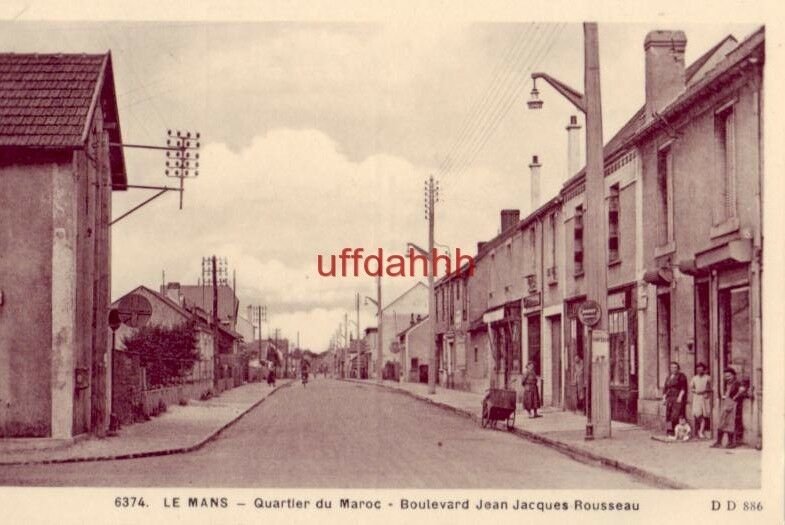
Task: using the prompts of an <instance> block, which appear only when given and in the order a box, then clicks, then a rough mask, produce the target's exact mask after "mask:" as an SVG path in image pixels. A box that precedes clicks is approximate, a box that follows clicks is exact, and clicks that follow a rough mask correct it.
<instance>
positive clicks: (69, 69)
mask: <svg viewBox="0 0 785 525" xmlns="http://www.w3.org/2000/svg"><path fill="white" fill-rule="evenodd" d="M104 60H105V55H67V54H50V55H35V54H15V53H0V146H53V145H58V146H77V145H79V144H80V143H81V140H82V137H81V133H82V129H83V128H84V124H85V122H84V119H85V118H86V116H87V114H88V112H89V109H90V105H91V103H92V99H93V93H94V91H95V89H96V88H97V82H98V79H99V76H100V74H101V68H102V67H103V63H104Z"/></svg>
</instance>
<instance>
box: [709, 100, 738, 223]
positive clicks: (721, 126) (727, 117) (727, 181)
mask: <svg viewBox="0 0 785 525" xmlns="http://www.w3.org/2000/svg"><path fill="white" fill-rule="evenodd" d="M714 129H715V136H716V142H717V154H716V155H715V159H716V162H717V171H718V178H719V184H718V185H717V188H718V190H719V194H718V196H717V198H716V201H715V202H716V204H715V214H714V224H715V225H717V224H721V223H724V222H725V221H728V220H730V219H733V218H734V217H736V118H735V115H734V112H733V106H732V105H731V106H730V107H728V108H725V109H723V110H721V111H719V112H718V113H716V114H715V117H714Z"/></svg>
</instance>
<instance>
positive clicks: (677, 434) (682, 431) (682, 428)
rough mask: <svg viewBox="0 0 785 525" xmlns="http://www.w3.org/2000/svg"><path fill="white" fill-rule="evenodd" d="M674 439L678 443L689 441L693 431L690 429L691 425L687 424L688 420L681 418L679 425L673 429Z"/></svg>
mask: <svg viewBox="0 0 785 525" xmlns="http://www.w3.org/2000/svg"><path fill="white" fill-rule="evenodd" d="M673 434H674V436H673V439H675V440H676V441H689V440H690V434H692V429H691V428H690V424H689V423H687V418H685V417H684V416H681V417H680V418H679V424H678V425H676V428H674V429H673Z"/></svg>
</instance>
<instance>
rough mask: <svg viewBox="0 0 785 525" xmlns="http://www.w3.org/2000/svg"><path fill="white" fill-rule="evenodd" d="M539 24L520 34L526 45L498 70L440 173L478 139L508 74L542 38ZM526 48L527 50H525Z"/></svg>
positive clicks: (509, 77) (507, 81)
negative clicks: (466, 129) (454, 150)
mask: <svg viewBox="0 0 785 525" xmlns="http://www.w3.org/2000/svg"><path fill="white" fill-rule="evenodd" d="M539 29H540V26H535V27H534V31H533V33H534V34H533V35H532V36H531V38H523V36H528V35H526V34H525V33H523V34H522V41H525V42H526V46H524V47H518V48H517V49H516V50H515V53H514V54H515V56H514V59H513V61H512V63H511V64H509V66H508V67H507V68H506V69H505V70H503V71H501V72H500V75H499V77H498V80H497V82H496V83H495V85H494V88H493V90H492V92H489V93H487V94H486V95H485V96H484V97H483V99H482V100H481V102H480V107H481V108H482V110H481V111H480V113H479V114H477V115H476V116H475V118H474V119H473V121H472V122H471V125H470V126H469V130H468V134H464V136H463V138H462V139H461V141H460V142H459V143H458V146H457V149H458V153H457V155H451V158H450V161H449V163H448V164H447V165H446V166H445V168H444V169H442V170H441V173H442V174H446V173H449V172H450V171H453V170H454V169H455V166H456V165H457V164H458V163H459V161H460V159H461V158H462V157H463V156H464V155H465V151H466V149H467V147H469V145H470V144H474V143H475V142H477V141H478V140H479V136H480V135H481V133H482V131H481V129H482V127H483V126H484V125H485V123H486V122H487V121H488V118H489V115H490V114H491V112H493V111H494V109H495V108H496V107H498V105H499V103H500V97H501V96H502V94H503V93H507V92H509V85H510V83H511V82H512V80H513V76H512V75H511V74H510V73H512V72H513V71H514V70H515V69H520V68H521V67H522V60H523V61H525V60H527V59H528V57H530V56H531V54H532V50H533V49H534V48H535V47H536V45H537V41H538V40H539V39H541V38H542V34H540V35H537V33H538V31H539ZM527 48H528V52H527Z"/></svg>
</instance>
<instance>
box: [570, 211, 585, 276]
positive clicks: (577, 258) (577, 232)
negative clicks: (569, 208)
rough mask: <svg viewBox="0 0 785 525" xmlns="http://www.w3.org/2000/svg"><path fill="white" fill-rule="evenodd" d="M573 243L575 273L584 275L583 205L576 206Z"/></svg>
mask: <svg viewBox="0 0 785 525" xmlns="http://www.w3.org/2000/svg"><path fill="white" fill-rule="evenodd" d="M572 223H573V224H572V231H573V244H572V257H573V262H574V266H575V275H576V276H577V275H583V206H577V207H576V208H575V217H574V219H573V221H572Z"/></svg>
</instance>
